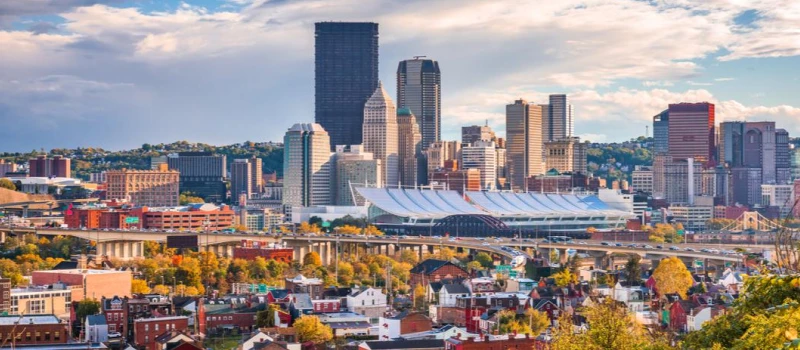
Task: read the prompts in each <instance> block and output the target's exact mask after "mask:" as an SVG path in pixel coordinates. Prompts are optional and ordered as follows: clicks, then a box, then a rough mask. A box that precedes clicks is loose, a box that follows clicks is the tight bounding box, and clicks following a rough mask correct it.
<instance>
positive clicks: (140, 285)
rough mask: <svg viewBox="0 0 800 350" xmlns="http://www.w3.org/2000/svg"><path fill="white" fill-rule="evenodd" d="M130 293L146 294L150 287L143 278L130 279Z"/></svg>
mask: <svg viewBox="0 0 800 350" xmlns="http://www.w3.org/2000/svg"><path fill="white" fill-rule="evenodd" d="M131 293H132V294H147V293H150V287H148V286H147V281H144V280H137V279H134V280H131Z"/></svg>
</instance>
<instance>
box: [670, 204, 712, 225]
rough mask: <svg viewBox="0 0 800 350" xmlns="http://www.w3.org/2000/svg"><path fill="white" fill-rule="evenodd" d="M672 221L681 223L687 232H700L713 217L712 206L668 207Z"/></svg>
mask: <svg viewBox="0 0 800 350" xmlns="http://www.w3.org/2000/svg"><path fill="white" fill-rule="evenodd" d="M668 210H669V212H671V213H672V220H673V221H674V222H676V223H681V225H683V228H684V229H686V230H689V231H702V230H704V229H705V228H706V221H708V220H710V219H711V218H713V217H714V207H713V206H679V205H673V206H670V207H669V209H668Z"/></svg>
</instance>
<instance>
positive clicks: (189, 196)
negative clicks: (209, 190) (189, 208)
mask: <svg viewBox="0 0 800 350" xmlns="http://www.w3.org/2000/svg"><path fill="white" fill-rule="evenodd" d="M178 203H179V204H180V205H187V204H195V203H205V200H203V198H200V197H197V196H194V194H193V193H191V192H183V193H181V194H180V196H178Z"/></svg>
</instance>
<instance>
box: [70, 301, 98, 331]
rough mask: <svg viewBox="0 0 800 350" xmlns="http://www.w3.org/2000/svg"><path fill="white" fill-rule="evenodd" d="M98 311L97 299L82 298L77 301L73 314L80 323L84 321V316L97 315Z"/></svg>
mask: <svg viewBox="0 0 800 350" xmlns="http://www.w3.org/2000/svg"><path fill="white" fill-rule="evenodd" d="M98 313H100V302H99V301H97V299H83V300H81V301H79V302H78V306H77V307H76V308H75V316H76V317H77V319H78V320H79V321H80V324H81V325H83V324H84V321H86V316H89V315H97V314H98Z"/></svg>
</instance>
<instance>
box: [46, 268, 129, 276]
mask: <svg viewBox="0 0 800 350" xmlns="http://www.w3.org/2000/svg"><path fill="white" fill-rule="evenodd" d="M33 272H35V273H58V274H66V275H110V274H115V273H125V274H130V273H131V272H130V271H117V270H92V269H71V270H38V271H33Z"/></svg>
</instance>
